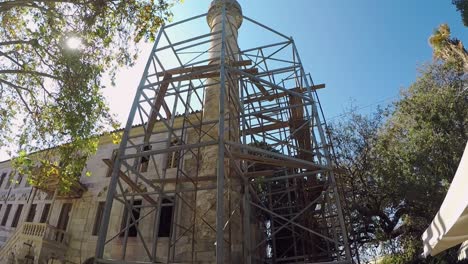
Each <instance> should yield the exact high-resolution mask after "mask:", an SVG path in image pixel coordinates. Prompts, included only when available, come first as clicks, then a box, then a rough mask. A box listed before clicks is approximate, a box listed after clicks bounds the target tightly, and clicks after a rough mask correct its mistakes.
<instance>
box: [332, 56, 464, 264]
mask: <svg viewBox="0 0 468 264" xmlns="http://www.w3.org/2000/svg"><path fill="white" fill-rule="evenodd" d="M457 65H458V64H456V63H455V64H454V63H450V62H441V61H436V62H434V63H433V64H430V65H427V66H425V67H424V68H423V69H422V71H421V74H420V76H419V78H418V79H417V80H416V82H415V83H414V84H413V85H411V86H410V87H409V88H408V89H407V90H405V91H403V92H402V98H401V99H400V100H399V101H397V102H396V103H394V105H393V106H392V107H391V108H388V109H386V110H385V111H383V110H379V111H377V113H376V114H374V115H373V116H370V117H369V116H367V117H366V116H362V115H357V114H355V115H353V116H352V118H351V119H350V120H348V121H346V122H342V123H339V124H336V125H335V126H334V129H333V130H332V131H333V139H334V141H335V143H337V144H336V147H337V153H338V155H337V160H338V164H339V166H340V167H341V168H342V169H343V170H345V171H346V174H345V175H346V177H342V184H343V186H344V189H345V190H346V193H347V194H348V195H347V196H346V203H347V204H349V208H348V217H349V218H350V220H351V223H352V226H351V229H352V231H353V232H352V234H353V235H352V237H351V239H352V241H353V242H354V243H357V244H358V245H360V246H364V248H365V247H369V246H379V248H380V249H381V250H382V252H380V254H384V255H388V257H387V258H388V261H389V262H388V261H387V262H384V263H423V262H424V261H423V260H419V258H418V255H419V254H420V253H421V252H422V242H421V238H420V236H421V234H422V233H423V231H424V230H425V229H426V228H427V226H429V224H430V222H431V221H432V219H433V217H434V216H435V214H436V213H437V211H438V209H439V207H440V205H441V203H442V201H443V199H444V197H445V194H446V192H447V190H448V187H449V184H450V182H451V180H452V178H453V176H454V174H455V172H456V169H457V167H458V164H459V161H460V158H461V156H462V154H463V150H464V147H465V144H466V142H467V140H468V107H467V105H468V90H467V89H466V87H467V83H468V82H467V77H468V76H467V75H466V73H465V72H464V71H463V70H462V69H460V67H458V66H457ZM425 261H426V262H424V263H454V262H456V252H455V251H454V250H449V251H446V252H444V253H442V254H440V255H438V256H437V257H435V258H431V259H428V260H425Z"/></svg>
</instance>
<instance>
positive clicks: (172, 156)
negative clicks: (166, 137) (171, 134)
mask: <svg viewBox="0 0 468 264" xmlns="http://www.w3.org/2000/svg"><path fill="white" fill-rule="evenodd" d="M177 145H180V144H179V141H178V140H177V139H176V140H174V141H172V142H171V147H174V146H177ZM179 156H180V151H173V152H169V153H168V154H167V165H166V168H167V169H172V168H177V166H178V165H179Z"/></svg>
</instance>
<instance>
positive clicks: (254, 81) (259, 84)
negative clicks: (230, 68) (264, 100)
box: [249, 78, 268, 96]
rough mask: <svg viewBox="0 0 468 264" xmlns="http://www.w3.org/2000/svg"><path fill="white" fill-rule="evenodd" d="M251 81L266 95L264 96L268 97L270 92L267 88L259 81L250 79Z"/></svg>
mask: <svg viewBox="0 0 468 264" xmlns="http://www.w3.org/2000/svg"><path fill="white" fill-rule="evenodd" d="M249 79H250V81H251V82H252V83H253V84H254V85H255V86H257V88H258V90H260V92H261V93H262V94H263V95H264V96H268V91H267V90H266V89H265V87H264V86H263V85H262V84H261V83H260V82H259V81H257V80H254V79H252V78H249Z"/></svg>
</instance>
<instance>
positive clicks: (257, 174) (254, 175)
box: [244, 170, 275, 178]
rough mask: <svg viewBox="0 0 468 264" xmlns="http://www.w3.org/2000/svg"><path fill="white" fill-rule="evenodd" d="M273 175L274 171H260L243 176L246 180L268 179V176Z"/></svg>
mask: <svg viewBox="0 0 468 264" xmlns="http://www.w3.org/2000/svg"><path fill="white" fill-rule="evenodd" d="M274 174H275V171H274V170H262V171H253V172H246V173H244V175H245V176H246V177H248V178H258V177H268V176H273V175H274Z"/></svg>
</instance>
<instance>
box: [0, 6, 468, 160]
mask: <svg viewBox="0 0 468 264" xmlns="http://www.w3.org/2000/svg"><path fill="white" fill-rule="evenodd" d="M238 1H239V3H240V4H241V6H242V8H243V12H244V15H246V16H248V17H250V18H253V19H255V20H257V21H259V22H261V23H263V24H265V25H267V26H269V27H271V28H274V29H275V30H277V31H279V32H281V33H283V34H285V35H287V36H292V37H293V38H294V40H295V43H296V45H297V48H298V50H299V52H300V55H301V59H302V63H303V65H304V67H305V69H306V71H307V72H310V73H311V75H312V77H313V78H314V82H315V83H316V84H317V83H325V84H326V85H327V88H326V89H324V90H320V92H319V96H320V99H321V102H322V106H323V108H324V111H325V116H326V117H327V119H328V121H335V120H336V119H337V118H336V117H337V116H341V115H342V114H343V113H345V112H346V111H348V110H349V107H350V106H351V104H352V105H354V106H356V107H358V108H361V109H360V112H362V113H369V112H372V111H373V110H374V109H375V108H376V107H377V104H379V103H380V104H387V103H391V101H392V100H397V99H398V95H399V91H400V90H401V89H402V88H405V87H408V86H409V85H410V84H411V83H412V82H414V80H415V79H416V77H417V73H418V68H419V67H420V66H421V65H422V64H423V63H425V62H429V61H430V60H431V59H432V50H431V48H430V46H429V44H428V38H429V36H430V35H431V34H432V32H433V29H434V28H436V27H437V26H438V25H439V24H441V23H448V24H449V26H450V27H451V29H452V35H453V36H456V37H457V38H459V39H461V40H462V41H463V42H464V43H468V28H466V27H464V26H463V24H462V21H461V17H460V14H459V13H458V12H457V11H456V9H455V6H453V5H452V4H451V0H392V1H383V0H353V1H350V0H290V1H284V0H283V1H280V0H238ZM210 2H211V0H185V1H184V3H183V4H179V5H177V6H175V7H174V8H173V13H174V21H179V20H182V19H185V18H188V17H192V16H195V15H198V14H202V13H205V12H207V10H208V6H209V4H210ZM190 30H194V31H197V30H199V31H203V32H206V30H207V26H206V24H204V23H203V25H200V24H194V25H192V26H191V29H190ZM183 35H184V32H180V36H181V37H183ZM257 36H258V34H256V32H254V31H253V32H252V31H250V32H249V31H243V29H242V27H241V30H240V38H241V39H243V42H242V43H240V45H241V48H250V47H252V46H249V44H252V43H255V41H256V40H257V39H258V38H257ZM244 40H245V41H244ZM262 41H266V42H268V39H262ZM139 47H140V50H141V53H140V56H139V59H138V61H137V62H136V64H135V66H134V67H132V68H128V69H121V70H120V72H119V74H118V75H117V79H116V86H115V87H108V88H105V89H104V95H105V96H106V97H107V100H108V102H109V103H110V107H111V111H112V112H114V113H115V114H116V115H117V116H118V119H119V120H120V122H121V123H122V124H125V121H126V119H127V117H128V113H129V110H130V107H131V103H132V101H133V97H134V95H135V90H136V88H137V85H138V83H139V80H140V77H141V74H142V72H143V67H144V65H145V63H146V60H147V58H148V55H149V52H150V49H151V47H152V43H141V44H139ZM109 83H110V82H109ZM109 86H110V85H109ZM346 117H347V116H346V115H344V116H341V118H346ZM5 158H7V157H6V155H5V153H4V151H1V150H0V160H4V159H5Z"/></svg>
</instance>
